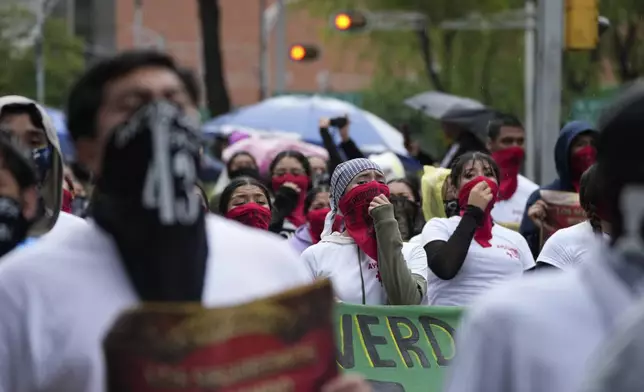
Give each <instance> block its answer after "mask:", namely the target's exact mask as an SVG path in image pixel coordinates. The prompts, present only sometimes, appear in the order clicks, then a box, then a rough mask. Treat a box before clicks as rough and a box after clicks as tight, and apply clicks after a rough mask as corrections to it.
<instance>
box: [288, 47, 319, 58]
mask: <svg viewBox="0 0 644 392" xmlns="http://www.w3.org/2000/svg"><path fill="white" fill-rule="evenodd" d="M288 54H289V57H290V59H291V60H293V61H311V60H315V59H317V58H318V55H319V54H320V51H319V49H318V48H317V46H315V45H302V44H295V45H291V48H290V50H289V52H288Z"/></svg>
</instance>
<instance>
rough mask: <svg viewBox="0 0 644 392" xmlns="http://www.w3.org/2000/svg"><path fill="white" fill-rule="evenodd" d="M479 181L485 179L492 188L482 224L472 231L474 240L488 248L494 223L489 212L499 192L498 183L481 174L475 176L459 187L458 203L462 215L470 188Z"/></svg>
mask: <svg viewBox="0 0 644 392" xmlns="http://www.w3.org/2000/svg"><path fill="white" fill-rule="evenodd" d="M481 181H485V182H486V183H487V185H488V186H489V187H490V189H491V190H492V200H490V202H489V203H488V205H487V207H486V208H485V211H483V212H484V214H485V217H484V218H483V224H482V225H481V226H479V227H478V228H477V229H476V231H475V232H474V241H476V242H477V243H478V244H479V245H481V246H482V247H484V248H489V247H491V246H492V244H490V240H491V239H492V226H493V225H494V223H493V222H492V215H491V214H490V212H491V211H492V208H493V207H494V203H496V198H497V194H498V192H499V187H498V185H496V182H494V181H492V180H491V179H489V178H487V177H483V176H478V177H475V178H474V179H472V180H471V181H470V182H468V183H467V184H465V185H463V186H462V187H461V190H460V191H459V192H458V205H459V206H460V207H461V216H463V214H465V209H466V208H467V200H468V199H469V197H470V192H471V191H472V188H474V187H475V186H476V185H477V184H478V183H480V182H481Z"/></svg>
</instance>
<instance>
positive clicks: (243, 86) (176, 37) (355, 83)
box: [29, 0, 373, 106]
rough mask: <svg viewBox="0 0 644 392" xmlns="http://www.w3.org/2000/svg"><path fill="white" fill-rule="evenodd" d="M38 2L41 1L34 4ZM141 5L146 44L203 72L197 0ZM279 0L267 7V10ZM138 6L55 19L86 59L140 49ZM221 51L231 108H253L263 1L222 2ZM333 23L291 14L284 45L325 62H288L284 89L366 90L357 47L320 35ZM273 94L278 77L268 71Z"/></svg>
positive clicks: (85, 5)
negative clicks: (307, 46)
mask: <svg viewBox="0 0 644 392" xmlns="http://www.w3.org/2000/svg"><path fill="white" fill-rule="evenodd" d="M29 1H39V0H29ZM138 1H140V2H141V4H142V6H141V8H140V10H141V12H140V14H139V15H141V21H142V23H141V25H142V26H143V29H142V34H141V35H139V37H141V38H140V39H141V41H143V42H142V44H144V45H150V46H157V47H163V48H164V49H165V50H167V51H169V52H171V53H172V54H173V55H174V56H175V57H176V58H177V59H178V60H179V61H180V62H181V63H182V64H184V65H186V66H189V67H191V68H193V69H194V70H195V71H196V72H198V73H199V74H201V73H202V71H203V65H202V61H201V58H202V55H201V50H202V48H201V33H200V23H199V18H198V4H197V1H196V0H138ZM274 1H275V0H268V1H266V3H267V4H266V5H267V7H269V6H270V5H271V4H272V3H274ZM136 2H137V0H58V4H57V6H56V8H55V10H54V14H55V15H56V16H60V17H64V18H66V19H67V20H68V21H69V23H70V28H73V30H74V32H75V33H76V34H78V35H80V36H82V37H83V38H84V39H85V41H86V43H87V55H88V60H92V59H94V58H96V57H101V56H103V55H109V54H112V53H115V52H116V51H119V50H123V49H127V48H132V47H134V46H135V38H136V37H137V34H135V31H136V28H135V20H136V17H135V15H136V12H135V9H136ZM219 4H220V7H221V22H222V25H221V33H222V40H221V45H222V53H223V58H224V69H225V73H226V75H225V76H226V82H227V84H228V89H229V93H230V96H231V100H232V103H233V105H235V106H241V105H246V104H250V103H254V102H256V101H257V100H258V99H259V89H260V84H259V81H260V69H259V57H260V18H261V16H262V14H263V11H264V10H261V9H260V4H261V2H260V1H259V0H219ZM327 23H328V18H313V17H311V16H310V15H308V14H307V13H306V12H305V11H293V10H289V12H288V15H287V24H288V28H287V37H288V38H287V41H288V42H287V44H293V43H300V42H306V43H313V44H318V45H319V46H320V47H321V48H322V55H321V58H320V59H319V60H318V61H316V62H311V63H302V64H300V63H294V62H291V61H289V60H286V62H287V75H286V82H287V90H289V91H295V92H316V91H320V90H325V91H329V92H353V91H358V90H361V89H363V88H365V87H366V86H368V85H369V83H370V81H371V73H372V70H373V66H372V64H371V63H370V62H368V61H361V60H360V58H361V50H360V48H355V47H354V48H351V49H345V50H341V49H340V47H339V46H337V45H336V47H333V46H329V45H328V44H327V45H325V44H324V43H323V42H322V41H321V39H320V36H321V35H322V32H323V29H325V28H328V25H327ZM273 36H274V32H273V34H271V38H270V40H269V45H268V67H269V70H272V69H273V64H274V58H273V52H274V37H273ZM269 75H270V77H269V80H268V87H269V95H270V94H271V91H272V86H273V78H274V75H273V72H272V71H270V72H269Z"/></svg>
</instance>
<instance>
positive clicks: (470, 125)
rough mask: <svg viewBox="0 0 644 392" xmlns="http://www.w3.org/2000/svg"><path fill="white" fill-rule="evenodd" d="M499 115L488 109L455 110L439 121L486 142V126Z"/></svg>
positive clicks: (448, 112)
mask: <svg viewBox="0 0 644 392" xmlns="http://www.w3.org/2000/svg"><path fill="white" fill-rule="evenodd" d="M499 115H500V113H499V112H498V111H496V110H494V109H490V108H480V109H463V108H455V109H451V110H449V111H447V113H445V114H444V115H443V116H442V117H441V118H440V120H441V121H442V122H444V123H447V124H454V125H457V126H459V127H461V128H463V129H465V130H466V131H469V132H470V133H472V134H473V135H474V136H476V137H477V138H479V140H481V141H482V142H485V141H487V126H488V124H489V122H490V121H491V120H493V119H495V118H497V117H498V116H499Z"/></svg>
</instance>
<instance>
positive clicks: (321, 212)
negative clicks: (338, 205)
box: [306, 208, 343, 244]
mask: <svg viewBox="0 0 644 392" xmlns="http://www.w3.org/2000/svg"><path fill="white" fill-rule="evenodd" d="M330 211H331V209H330V208H319V209H317V210H310V211H309V212H308V213H307V214H306V220H307V221H308V222H309V224H308V228H309V235H310V236H311V240H312V241H313V243H314V244H317V243H318V242H320V236H321V235H322V231H323V230H324V220H325V219H326V216H327V214H328V213H329V212H330ZM342 219H343V218H342V217H341V216H336V217H335V221H334V222H333V231H340V227H341V226H342Z"/></svg>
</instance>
